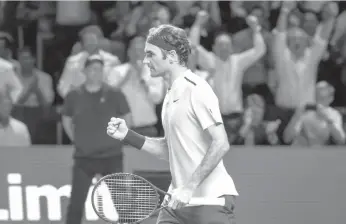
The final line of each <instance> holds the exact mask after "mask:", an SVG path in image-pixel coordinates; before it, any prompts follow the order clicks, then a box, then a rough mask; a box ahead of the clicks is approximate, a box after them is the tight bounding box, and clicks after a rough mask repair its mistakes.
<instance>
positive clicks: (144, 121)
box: [108, 36, 164, 136]
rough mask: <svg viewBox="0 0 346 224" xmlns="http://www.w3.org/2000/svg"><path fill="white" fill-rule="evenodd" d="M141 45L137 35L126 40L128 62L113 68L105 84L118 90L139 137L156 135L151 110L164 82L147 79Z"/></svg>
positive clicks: (161, 94) (160, 100)
mask: <svg viewBox="0 0 346 224" xmlns="http://www.w3.org/2000/svg"><path fill="white" fill-rule="evenodd" d="M144 46H145V38H144V37H141V36H137V37H134V38H133V39H132V40H131V41H130V45H129V48H128V59H129V61H128V62H126V63H124V64H121V65H119V66H117V67H114V68H113V70H112V71H111V72H110V76H109V82H108V84H109V85H111V86H113V87H117V88H120V89H121V91H122V92H123V93H124V95H125V96H126V99H127V102H128V104H129V106H130V111H131V118H132V125H133V126H132V128H134V129H135V130H136V132H138V133H141V134H143V135H147V136H157V130H156V127H155V125H156V123H157V122H158V118H157V116H156V111H155V107H156V105H157V104H159V103H161V102H162V100H163V94H164V80H163V78H162V77H159V78H152V77H151V76H150V70H149V68H148V67H147V66H145V65H144V64H143V62H142V60H143V58H144Z"/></svg>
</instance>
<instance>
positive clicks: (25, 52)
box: [13, 47, 54, 144]
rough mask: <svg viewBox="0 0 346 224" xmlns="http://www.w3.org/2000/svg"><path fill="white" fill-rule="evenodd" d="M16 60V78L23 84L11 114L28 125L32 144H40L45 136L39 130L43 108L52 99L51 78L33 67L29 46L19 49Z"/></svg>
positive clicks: (42, 120)
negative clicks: (17, 63)
mask: <svg viewBox="0 0 346 224" xmlns="http://www.w3.org/2000/svg"><path fill="white" fill-rule="evenodd" d="M18 61H19V64H20V67H19V74H18V78H19V80H20V81H21V84H22V85H23V91H22V94H21V96H20V98H19V99H18V101H17V103H16V104H15V107H14V109H13V116H14V117H15V118H17V119H18V120H21V121H22V122H24V123H25V124H26V125H27V126H28V128H29V131H30V135H31V138H32V140H31V142H32V144H40V139H41V138H44V137H45V136H44V135H45V134H44V133H42V132H41V130H40V128H41V126H42V124H43V122H44V115H45V112H46V110H45V109H46V108H47V107H49V106H50V105H51V104H52V102H53V100H54V90H53V80H52V77H51V76H50V75H49V74H46V73H44V72H43V71H40V70H39V69H37V68H36V67H35V57H34V56H33V53H32V51H31V50H30V48H27V47H25V48H23V49H21V50H19V53H18ZM46 134H47V133H46Z"/></svg>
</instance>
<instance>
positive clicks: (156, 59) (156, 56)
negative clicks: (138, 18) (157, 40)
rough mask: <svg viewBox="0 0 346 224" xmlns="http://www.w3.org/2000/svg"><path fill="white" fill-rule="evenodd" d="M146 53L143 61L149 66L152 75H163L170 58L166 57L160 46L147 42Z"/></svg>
mask: <svg viewBox="0 0 346 224" xmlns="http://www.w3.org/2000/svg"><path fill="white" fill-rule="evenodd" d="M144 53H145V56H144V60H143V63H144V64H146V65H147V66H148V67H149V69H150V73H151V76H152V77H158V76H161V75H162V74H164V73H165V72H166V71H167V70H168V68H169V62H168V59H167V57H164V55H163V54H162V51H161V49H160V48H159V47H157V46H155V45H153V44H150V43H148V42H146V43H145V48H144Z"/></svg>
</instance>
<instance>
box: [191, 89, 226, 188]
mask: <svg viewBox="0 0 346 224" xmlns="http://www.w3.org/2000/svg"><path fill="white" fill-rule="evenodd" d="M191 100H192V105H193V109H194V112H195V115H196V119H197V120H198V121H199V123H200V125H201V127H202V129H203V130H204V132H206V133H207V135H209V137H210V139H211V141H210V146H209V149H208V150H207V152H206V154H205V156H204V158H203V159H202V161H201V163H200V165H199V166H198V167H197V168H196V170H195V172H194V173H193V174H192V176H191V178H190V180H189V181H188V183H186V187H188V188H190V189H196V188H197V187H198V186H199V185H200V184H201V183H202V182H203V181H204V179H205V178H207V177H208V175H209V174H210V173H211V172H212V171H213V170H214V169H215V167H216V166H217V165H218V164H219V163H220V161H221V160H222V158H223V156H224V155H225V154H226V153H227V152H228V150H229V149H230V145H229V143H228V138H227V134H226V131H225V128H224V125H223V122H222V117H221V113H220V109H219V102H218V99H217V97H216V95H215V94H214V92H213V91H212V89H211V88H210V86H207V87H206V88H201V87H198V86H197V87H196V91H194V93H193V94H192V98H191Z"/></svg>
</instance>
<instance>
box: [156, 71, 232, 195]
mask: <svg viewBox="0 0 346 224" xmlns="http://www.w3.org/2000/svg"><path fill="white" fill-rule="evenodd" d="M162 123H163V127H164V130H165V136H166V140H167V144H168V150H169V163H170V170H171V174H172V183H171V186H170V188H169V190H168V191H169V192H171V191H172V190H174V189H176V188H178V187H182V186H184V185H185V184H186V183H187V182H188V181H189V179H190V177H191V176H192V174H193V173H194V171H195V170H196V168H197V167H198V166H199V164H200V163H201V161H202V159H203V158H204V156H205V154H206V152H207V150H208V149H209V147H210V145H211V138H210V137H209V135H208V134H207V133H206V132H205V131H204V130H205V129H207V128H208V127H210V126H211V125H213V124H216V123H223V122H222V118H221V113H220V109H219V102H218V99H217V97H216V95H215V93H214V92H213V90H212V88H211V87H210V86H209V84H208V83H207V82H206V81H205V80H204V79H203V78H201V77H199V76H197V75H196V74H194V73H192V72H191V71H190V70H188V71H187V72H185V73H184V74H181V76H180V77H178V78H177V79H176V80H175V81H174V82H173V85H172V87H171V88H170V90H168V92H167V95H166V97H165V100H164V102H163V108H162ZM221 195H238V192H237V190H236V188H235V185H234V182H233V179H232V177H231V176H230V175H229V174H228V172H227V170H226V168H225V166H224V164H223V161H221V162H220V163H219V164H218V165H217V167H216V168H215V169H214V170H213V171H212V172H211V173H210V175H209V176H208V177H207V178H206V179H205V180H204V181H203V182H202V183H201V184H200V186H199V187H198V188H197V189H196V191H195V193H194V195H193V197H208V198H209V197H219V196H221Z"/></svg>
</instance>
